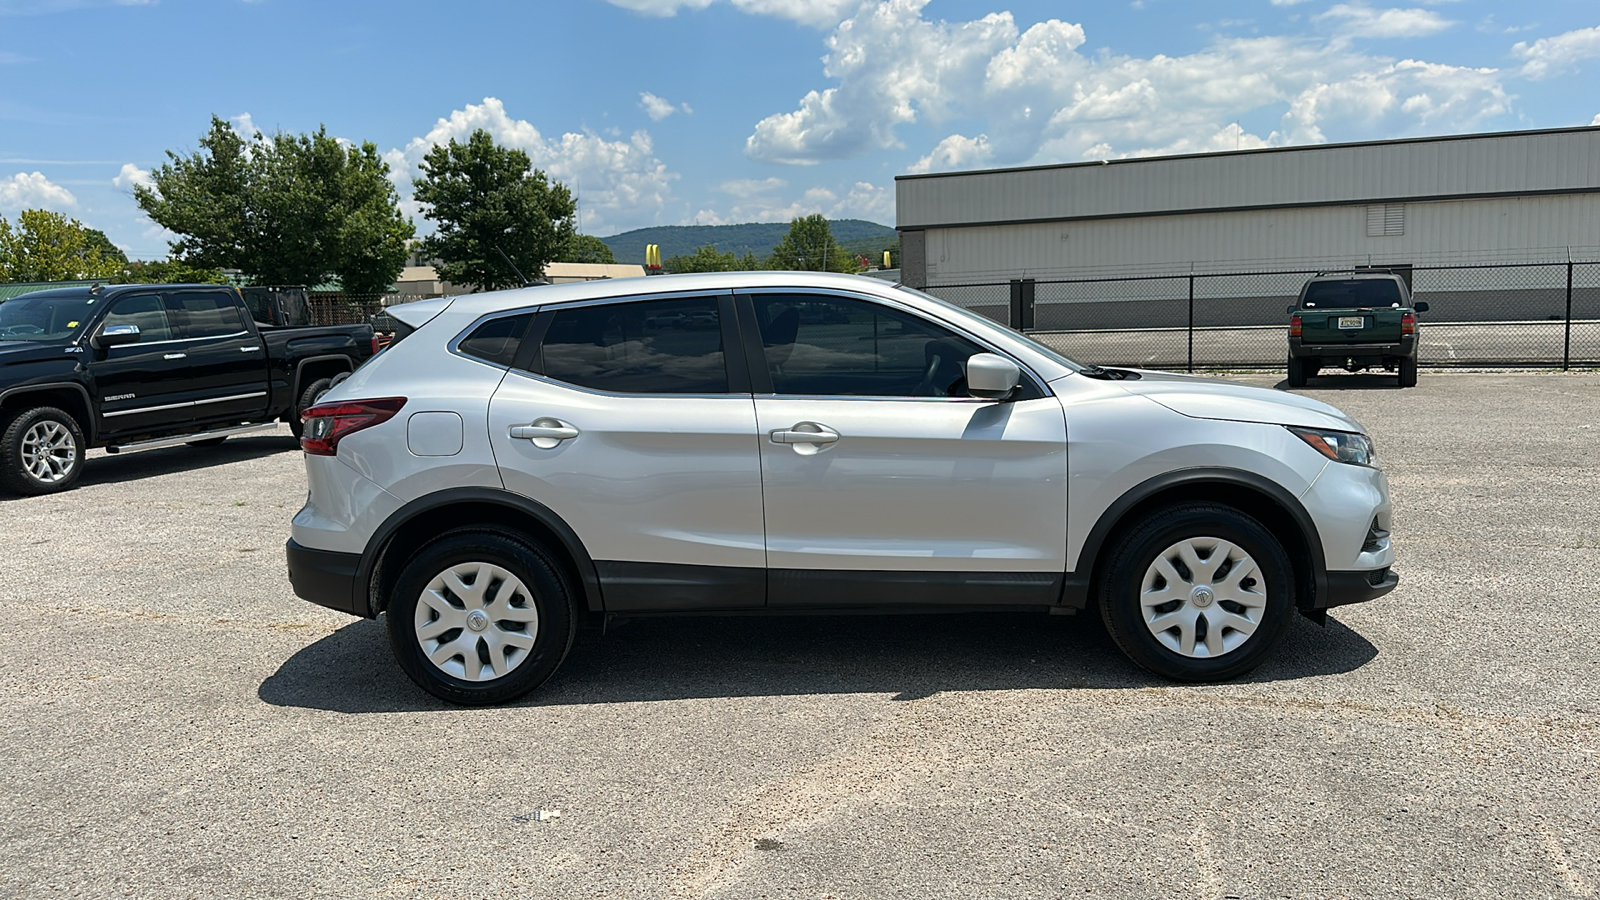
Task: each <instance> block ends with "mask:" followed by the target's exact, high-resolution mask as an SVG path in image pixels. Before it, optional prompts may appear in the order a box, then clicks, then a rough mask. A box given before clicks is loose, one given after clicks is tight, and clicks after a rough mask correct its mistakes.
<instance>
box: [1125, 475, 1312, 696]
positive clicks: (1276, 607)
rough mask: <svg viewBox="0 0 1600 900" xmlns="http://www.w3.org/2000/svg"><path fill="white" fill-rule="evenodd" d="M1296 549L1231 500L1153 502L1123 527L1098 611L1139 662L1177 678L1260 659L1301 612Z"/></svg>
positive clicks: (1212, 675) (1230, 670) (1227, 674)
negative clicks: (1293, 566)
mask: <svg viewBox="0 0 1600 900" xmlns="http://www.w3.org/2000/svg"><path fill="white" fill-rule="evenodd" d="M1292 583H1293V582H1292V579H1291V578H1290V566H1289V558H1288V555H1287V554H1286V553H1285V552H1284V549H1283V545H1282V544H1280V543H1279V542H1278V540H1277V538H1275V537H1273V535H1272V533H1271V532H1270V531H1268V530H1267V529H1266V528H1265V527H1264V526H1262V525H1261V523H1259V522H1257V521H1256V520H1255V519H1253V518H1251V517H1250V516H1248V515H1245V514H1244V513H1242V512H1240V511H1239V510H1237V509H1234V508H1233V507H1230V506H1223V505H1220V504H1213V503H1193V504H1184V505H1181V506H1173V507H1167V508H1165V509H1160V510H1155V511H1153V512H1152V513H1150V514H1149V515H1147V516H1145V517H1144V518H1142V519H1141V520H1140V521H1139V522H1138V523H1136V524H1135V525H1134V526H1133V528H1132V529H1130V530H1129V531H1128V532H1126V533H1125V535H1124V537H1123V538H1122V540H1121V542H1120V543H1119V544H1118V545H1117V546H1116V549H1115V550H1114V551H1113V552H1112V555H1111V557H1110V558H1109V560H1108V563H1107V567H1106V570H1105V574H1104V577H1103V578H1102V579H1101V582H1100V590H1099V601H1100V614H1101V617H1102V618H1104V619H1105V623H1106V630H1107V631H1109V632H1110V634H1111V637H1112V639H1113V640H1115V641H1116V643H1117V646H1118V647H1120V648H1122V651H1123V652H1124V653H1126V654H1128V657H1129V658H1131V659H1132V660H1133V661H1134V662H1136V663H1138V664H1139V665H1141V666H1143V667H1145V668H1146V669H1149V670H1150V671H1152V672H1155V673H1156V674H1158V675H1164V676H1166V677H1167V678H1171V679H1174V680H1176V681H1220V680H1224V679H1228V678H1233V677H1236V676H1238V675H1242V674H1244V673H1245V672H1248V671H1250V670H1251V669H1254V668H1255V667H1256V666H1258V665H1260V664H1261V662H1262V660H1264V659H1266V657H1267V655H1268V654H1269V653H1271V652H1272V650H1273V648H1274V647H1276V646H1277V644H1278V643H1279V641H1281V640H1282V638H1283V634H1284V631H1285V629H1286V628H1287V626H1288V624H1289V620H1290V619H1291V618H1293V612H1294V598H1293V589H1292V587H1291V585H1292Z"/></svg>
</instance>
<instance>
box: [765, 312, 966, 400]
mask: <svg viewBox="0 0 1600 900" xmlns="http://www.w3.org/2000/svg"><path fill="white" fill-rule="evenodd" d="M751 299H752V301H754V303H755V308H756V320H757V322H758V324H759V325H760V328H761V343H762V345H763V346H764V347H765V350H766V361H767V371H768V372H770V373H771V375H772V387H773V391H774V392H776V393H779V394H798V395H809V396H851V397H965V396H966V386H967V377H966V364H967V358H968V357H970V356H972V355H973V354H976V353H983V352H985V351H984V348H982V347H980V346H978V345H977V344H975V343H973V342H972V341H970V340H968V339H966V338H964V337H962V336H960V335H958V334H956V333H955V332H953V331H950V330H949V329H947V328H945V327H943V326H941V325H936V324H934V323H932V322H929V321H927V320H926V319H922V318H919V317H917V316H914V315H911V314H909V313H904V312H900V311H899V310H896V309H893V308H891V307H887V306H883V305H880V304H877V303H872V302H869V301H865V300H857V299H854V298H849V297H829V296H823V295H813V294H756V295H754V296H752V297H751Z"/></svg>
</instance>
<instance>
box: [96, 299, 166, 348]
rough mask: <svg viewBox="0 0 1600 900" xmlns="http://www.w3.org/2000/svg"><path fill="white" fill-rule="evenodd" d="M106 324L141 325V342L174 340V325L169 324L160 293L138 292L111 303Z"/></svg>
mask: <svg viewBox="0 0 1600 900" xmlns="http://www.w3.org/2000/svg"><path fill="white" fill-rule="evenodd" d="M106 325H137V326H139V343H141V344H148V343H150V342H151V341H170V340H172V327H171V326H170V325H168V324H167V308H166V305H165V304H164V303H162V301H161V295H160V294H138V295H136V296H133V297H123V298H121V299H119V300H118V301H117V302H116V303H113V304H112V305H111V310H110V311H109V312H107V313H106V318H105V321H104V322H102V323H101V327H104V326H106Z"/></svg>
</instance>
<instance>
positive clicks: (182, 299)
mask: <svg viewBox="0 0 1600 900" xmlns="http://www.w3.org/2000/svg"><path fill="white" fill-rule="evenodd" d="M168 302H169V304H170V306H171V307H172V309H173V311H174V312H177V313H179V321H180V322H182V323H183V336H184V337H186V338H201V337H223V336H225V335H230V334H238V333H239V332H241V331H244V319H243V318H242V317H241V316H240V315H239V304H238V302H237V301H235V300H234V299H233V294H231V293H228V292H225V291H185V292H182V293H177V294H173V295H171V297H169V298H168Z"/></svg>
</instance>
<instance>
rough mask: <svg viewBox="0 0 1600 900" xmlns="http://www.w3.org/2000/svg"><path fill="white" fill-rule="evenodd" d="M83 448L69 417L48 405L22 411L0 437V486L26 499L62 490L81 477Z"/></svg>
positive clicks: (79, 429) (78, 430) (84, 445)
mask: <svg viewBox="0 0 1600 900" xmlns="http://www.w3.org/2000/svg"><path fill="white" fill-rule="evenodd" d="M85 449H86V442H85V441H84V439H83V429H82V428H80V427H78V421H77V420H76V419H74V418H72V416H69V415H67V414H66V413H65V412H63V411H61V410H59V409H56V408H55V407H51V406H41V407H38V408H35V409H29V410H23V411H22V412H20V413H18V414H17V415H16V417H15V418H13V419H12V420H11V422H10V423H9V424H7V425H6V426H5V430H4V433H3V434H0V453H3V454H4V460H3V463H4V464H3V465H0V484H4V486H5V487H6V488H7V489H8V490H10V491H11V492H12V493H16V494H25V495H29V496H37V495H39V494H53V493H56V492H57V491H64V490H66V489H68V488H70V487H72V485H73V484H74V483H76V482H77V480H78V476H79V475H81V474H83V456H84V451H85Z"/></svg>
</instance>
